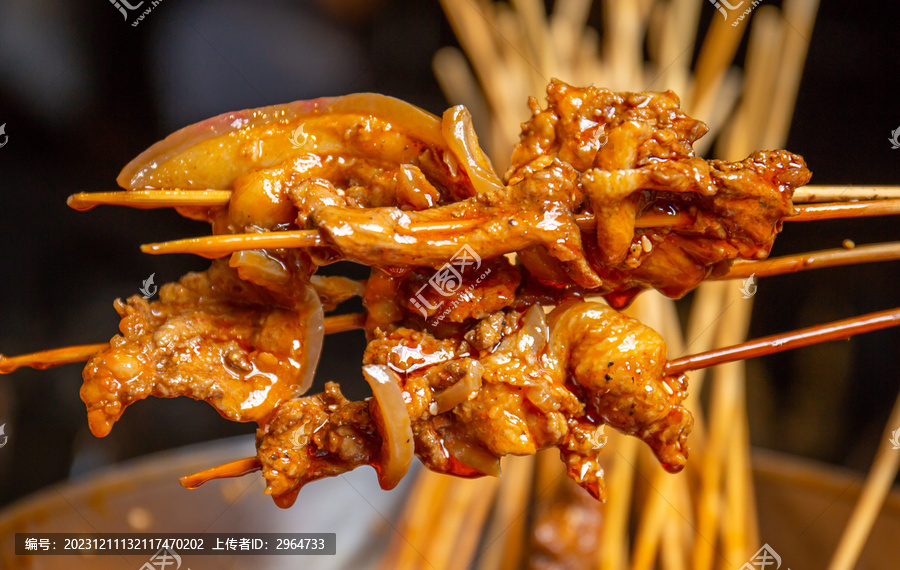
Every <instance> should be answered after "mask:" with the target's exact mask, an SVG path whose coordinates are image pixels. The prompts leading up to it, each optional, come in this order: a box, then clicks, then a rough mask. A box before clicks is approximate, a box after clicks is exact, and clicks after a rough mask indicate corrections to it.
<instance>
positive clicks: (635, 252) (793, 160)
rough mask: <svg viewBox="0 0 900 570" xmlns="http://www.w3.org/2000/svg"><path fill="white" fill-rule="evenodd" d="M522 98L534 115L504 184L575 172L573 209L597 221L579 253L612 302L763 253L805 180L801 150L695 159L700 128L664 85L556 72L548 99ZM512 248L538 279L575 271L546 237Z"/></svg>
mask: <svg viewBox="0 0 900 570" xmlns="http://www.w3.org/2000/svg"><path fill="white" fill-rule="evenodd" d="M529 105H530V106H531V109H532V113H533V117H532V119H531V120H530V121H528V122H526V123H525V124H524V125H523V130H522V137H521V141H520V142H519V144H518V145H517V146H516V148H515V150H514V152H513V156H512V165H511V167H510V169H509V171H508V172H507V175H506V177H507V183H508V184H510V185H515V184H519V183H521V182H522V181H525V180H527V179H529V178H530V177H533V176H536V175H537V174H539V173H541V172H544V171H545V170H547V169H551V168H558V166H557V164H558V163H562V164H564V165H567V166H570V167H571V168H573V169H574V170H575V171H577V172H578V173H579V178H578V185H577V188H576V190H575V193H576V195H580V196H583V201H581V202H579V203H577V204H576V205H575V210H574V212H575V213H576V214H580V213H588V212H590V213H592V214H593V216H594V218H595V219H596V227H595V230H594V239H588V238H587V237H585V238H584V240H583V241H584V244H585V250H586V255H587V258H588V261H589V262H590V266H591V267H592V268H593V269H594V270H595V271H596V272H597V274H598V275H599V276H600V278H602V280H603V286H602V287H601V288H600V289H601V291H602V292H603V293H604V294H606V295H608V297H607V298H608V300H609V301H610V302H611V303H612V304H613V305H615V306H623V305H625V304H627V302H628V301H629V300H630V299H631V298H632V297H633V296H634V295H635V294H636V293H637V292H638V291H640V290H641V289H644V288H647V287H653V288H656V289H658V290H659V291H661V292H662V293H664V294H666V295H668V296H670V297H680V296H682V295H684V294H685V293H686V292H687V291H689V290H691V289H693V288H694V287H696V286H697V284H699V282H700V281H701V280H703V279H704V278H706V277H707V276H709V275H710V273H711V272H714V271H724V270H725V269H727V265H728V264H729V263H730V261H731V260H734V259H737V258H740V259H761V258H765V257H766V256H767V255H768V253H769V250H770V249H771V246H772V241H773V240H774V238H775V234H776V233H777V232H778V231H780V229H781V223H782V222H781V221H782V220H783V219H784V218H785V217H788V216H790V215H792V214H793V213H794V212H793V207H792V204H791V196H792V194H793V191H794V189H796V188H797V187H799V186H802V185H804V184H806V183H807V182H808V181H809V178H810V173H809V171H808V170H807V169H806V164H805V163H804V162H803V159H802V158H801V157H799V156H797V155H794V154H791V153H789V152H786V151H771V152H757V153H754V154H753V155H751V156H750V157H749V158H747V159H746V160H744V161H741V162H726V161H721V160H711V161H706V160H703V159H701V158H698V157H696V156H694V151H693V147H692V145H693V143H694V141H696V140H697V139H698V138H700V137H701V136H703V135H704V134H705V133H706V131H707V127H706V125H704V124H703V123H702V122H700V121H697V120H695V119H692V118H691V117H689V116H687V115H686V114H685V113H684V112H683V111H682V110H681V109H680V107H679V101H678V97H677V96H676V95H675V94H674V93H672V92H671V91H669V92H666V93H652V92H647V93H617V92H613V91H609V90H608V89H602V88H596V87H587V88H576V87H572V86H570V85H567V84H565V83H562V82H560V81H553V82H551V84H550V85H549V86H548V88H547V107H546V108H545V109H541V108H540V106H539V105H538V103H537V101H535V100H534V99H532V100H531V101H530V102H529ZM679 218H680V219H679ZM520 257H521V258H522V260H523V262H524V263H525V265H526V266H528V268H529V269H530V270H531V271H532V272H533V273H534V274H535V275H536V276H537V277H539V278H542V279H544V280H547V281H555V282H565V281H567V278H566V276H567V275H570V276H571V270H570V269H569V268H568V267H566V266H565V264H562V265H561V264H560V263H559V262H558V260H557V259H556V256H555V255H554V254H553V252H552V251H550V250H547V249H546V248H545V247H544V246H543V245H540V246H536V247H533V248H531V249H530V250H526V251H524V252H520ZM576 281H577V280H576ZM580 284H581V285H584V283H580Z"/></svg>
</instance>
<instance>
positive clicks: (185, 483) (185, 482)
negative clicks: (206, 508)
mask: <svg viewBox="0 0 900 570" xmlns="http://www.w3.org/2000/svg"><path fill="white" fill-rule="evenodd" d="M260 470H262V464H261V463H260V462H259V459H258V458H256V457H255V456H254V457H245V458H244V459H238V460H237V461H232V462H231V463H226V464H225V465H217V466H215V467H210V468H209V469H204V470H203V471H200V472H198V473H194V474H191V475H185V476H184V477H182V478H180V479H179V480H178V482H179V483H181V486H182V487H184V488H186V489H196V488H197V487H199V486H200V485H202V484H204V483H206V482H208V481H212V480H213V479H226V478H229V477H243V476H244V475H248V474H250V473H254V472H256V471H260Z"/></svg>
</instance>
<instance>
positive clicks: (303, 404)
mask: <svg viewBox="0 0 900 570" xmlns="http://www.w3.org/2000/svg"><path fill="white" fill-rule="evenodd" d="M256 443H257V456H258V457H259V460H260V462H261V463H262V465H263V475H264V476H265V478H266V482H267V485H266V493H267V494H269V495H272V498H273V499H274V500H275V502H276V503H277V504H278V505H279V506H282V507H289V506H291V504H293V502H294V498H295V497H296V496H297V492H298V491H299V490H300V489H301V488H302V487H303V485H305V484H307V483H309V482H310V481H315V480H317V479H321V478H323V477H333V476H335V475H340V474H341V473H345V472H347V471H350V470H352V469H355V468H357V467H359V466H361V465H371V464H373V463H375V461H376V460H377V457H378V450H379V448H380V446H381V436H380V435H379V434H378V432H377V430H376V428H375V423H374V422H373V421H372V417H371V415H370V413H369V405H368V402H351V401H349V400H347V399H346V398H344V396H343V394H341V390H340V387H339V386H338V385H337V384H335V383H334V382H327V383H326V384H325V391H324V392H323V393H321V394H315V395H313V396H306V397H303V398H296V399H293V400H290V401H288V402H286V403H285V404H284V405H283V406H281V407H280V408H279V409H278V413H277V414H276V415H275V417H274V418H273V419H272V421H271V422H269V424H268V425H267V426H265V427H261V428H260V429H259V430H257V436H256Z"/></svg>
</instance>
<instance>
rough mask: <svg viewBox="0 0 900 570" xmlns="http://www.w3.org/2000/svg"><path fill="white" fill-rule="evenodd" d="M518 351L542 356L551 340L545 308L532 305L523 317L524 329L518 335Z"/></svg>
mask: <svg viewBox="0 0 900 570" xmlns="http://www.w3.org/2000/svg"><path fill="white" fill-rule="evenodd" d="M517 336H518V338H517V342H516V349H517V350H518V352H519V353H520V354H521V353H523V352H526V351H529V352H533V353H535V354H540V352H541V351H542V350H544V347H545V346H546V345H547V341H548V340H549V339H550V327H548V326H547V316H546V314H545V313H544V309H543V307H541V306H540V305H532V306H531V308H530V309H528V310H527V311H526V312H525V316H523V317H522V328H521V329H519V334H518V335H517Z"/></svg>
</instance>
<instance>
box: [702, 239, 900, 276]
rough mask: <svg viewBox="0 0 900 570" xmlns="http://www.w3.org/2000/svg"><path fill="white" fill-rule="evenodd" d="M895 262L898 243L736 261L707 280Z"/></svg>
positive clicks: (898, 253) (899, 251)
mask: <svg viewBox="0 0 900 570" xmlns="http://www.w3.org/2000/svg"><path fill="white" fill-rule="evenodd" d="M897 259H900V242H896V241H895V242H888V243H876V244H870V245H860V246H856V247H854V248H853V249H846V248H835V249H824V250H821V251H810V252H806V253H800V254H797V255H785V256H782V257H772V258H769V259H767V260H764V261H738V262H736V263H735V264H734V265H732V266H731V268H730V269H729V270H728V273H725V274H724V275H720V276H717V277H711V278H710V279H712V280H726V279H744V278H746V277H750V276H751V275H756V276H757V277H770V276H773V275H784V274H785V273H796V272H798V271H807V270H810V269H824V268H827V267H841V266H845V265H856V264H859V263H873V262H878V261H895V260H897Z"/></svg>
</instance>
